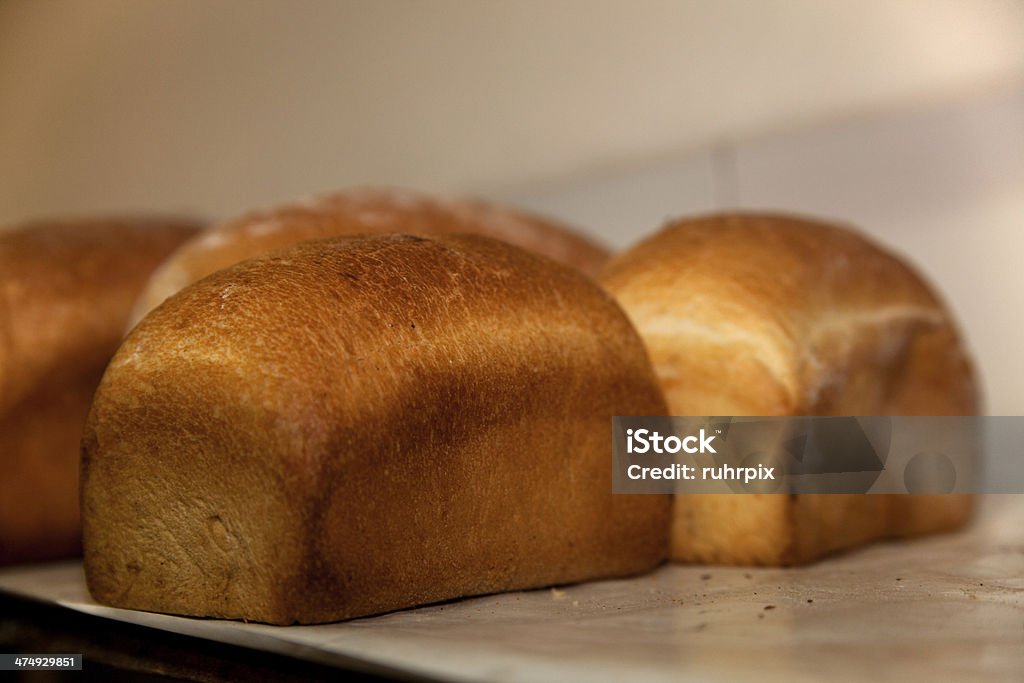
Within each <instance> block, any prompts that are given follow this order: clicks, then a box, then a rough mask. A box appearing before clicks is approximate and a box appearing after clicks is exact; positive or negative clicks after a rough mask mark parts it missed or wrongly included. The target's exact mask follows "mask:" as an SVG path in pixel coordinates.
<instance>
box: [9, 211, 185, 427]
mask: <svg viewBox="0 0 1024 683" xmlns="http://www.w3.org/2000/svg"><path fill="white" fill-rule="evenodd" d="M198 229H199V227H198V225H197V224H196V223H194V222H192V221H188V220H180V219H161V218H152V217H150V218H141V217H140V218H135V217H127V216H126V217H121V218H113V217H112V218H97V219H80V220H73V219H65V220H53V221H40V222H34V223H29V224H25V225H22V226H16V227H12V228H10V229H6V230H4V231H2V232H0V412H3V411H5V410H7V409H9V408H10V407H11V406H13V405H15V404H16V403H18V402H19V401H20V400H21V399H23V398H24V397H25V396H27V395H30V394H31V393H32V392H33V391H35V390H36V388H38V387H40V386H42V385H43V384H44V383H46V382H55V383H58V384H55V390H58V389H59V387H60V386H62V385H60V384H59V383H60V382H66V381H69V378H73V377H77V376H79V375H80V374H81V373H82V372H84V371H89V372H96V371H97V369H99V368H102V364H103V363H105V362H106V360H107V359H109V358H110V356H111V355H113V353H114V350H115V349H116V348H117V345H118V343H119V342H120V339H121V335H122V334H123V332H124V326H125V322H126V321H127V319H128V314H129V312H130V311H131V306H132V303H133V302H134V300H135V297H136V296H137V295H138V293H139V290H140V289H141V288H142V286H143V284H144V283H145V282H146V279H147V278H148V277H149V274H150V273H151V272H152V271H153V269H154V268H155V267H156V266H157V264H158V263H160V262H161V261H162V260H163V259H164V258H165V257H166V256H167V254H169V253H170V252H171V250H173V249H174V248H175V247H176V246H177V245H178V244H180V243H181V242H183V241H184V240H185V239H187V238H189V237H191V236H192V235H194V234H195V233H196V232H197V231H198Z"/></svg>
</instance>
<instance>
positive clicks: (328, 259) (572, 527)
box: [82, 235, 671, 624]
mask: <svg viewBox="0 0 1024 683" xmlns="http://www.w3.org/2000/svg"><path fill="white" fill-rule="evenodd" d="M664 409H665V406H664V401H663V399H662V397H661V393H660V391H659V389H658V387H657V380H656V379H655V377H654V374H653V372H652V371H651V368H650V365H649V363H648V360H647V357H646V355H645V353H644V349H643V344H642V342H641V341H640V339H639V337H638V336H637V335H636V332H635V331H634V330H633V328H632V327H631V326H630V324H629V322H628V320H627V318H626V316H625V314H623V313H622V311H621V310H620V309H619V308H618V307H617V306H616V305H615V303H614V301H613V300H612V299H611V297H610V296H608V295H607V294H606V293H605V292H604V291H603V290H601V289H600V288H599V287H598V286H597V285H595V284H593V283H592V282H591V281H590V280H588V279H587V278H586V277H584V276H583V275H582V274H580V273H579V272H577V271H575V270H572V269H570V268H567V267H564V266H561V265H559V264H557V263H555V262H553V261H550V260H548V259H544V258H540V257H538V256H535V255H532V254H529V253H527V252H526V251H523V250H521V249H518V248H516V247H513V246H510V245H508V244H505V243H503V242H499V241H497V240H492V239H489V238H484V237H479V236H468V235H465V236H445V237H432V238H426V237H414V236H408V235H395V236H377V237H362V238H333V239H327V240H321V241H312V242H303V243H301V244H298V245H294V246H293V247H291V248H289V249H287V250H284V251H280V252H276V253H275V254H274V255H271V256H268V257H264V258H260V259H254V260H250V261H246V262H244V263H241V264H238V265H236V266H234V267H231V268H229V269H226V270H223V271H221V272H219V273H216V274H214V275H212V276H210V277H208V278H206V279H204V280H202V281H200V282H198V283H196V284H194V285H192V286H190V287H187V288H186V289H184V290H182V291H181V292H180V293H178V294H177V295H175V296H174V297H172V298H171V299H169V300H168V301H167V302H166V303H165V304H164V305H163V306H161V307H159V308H158V309H156V310H155V311H153V313H151V314H150V315H149V316H147V317H146V318H145V319H144V320H143V321H142V322H141V323H140V324H139V325H138V326H137V327H136V328H135V329H134V330H133V331H132V332H131V334H130V335H129V336H128V338H127V339H126V341H125V343H124V344H123V345H122V346H121V348H120V350H119V351H118V353H117V355H116V356H115V358H114V359H113V360H112V361H111V363H110V366H109V368H108V370H107V372H106V375H105V376H104V378H103V382H102V384H101V386H100V389H99V391H98V392H97V395H96V399H95V403H94V407H93V410H92V413H91V415H90V418H89V424H88V427H87V429H86V433H85V437H84V441H83V470H82V472H83V483H82V486H83V515H84V542H85V568H86V574H87V578H88V584H89V588H90V590H91V592H92V594H93V596H94V597H95V598H96V599H97V600H98V601H100V602H103V603H105V604H108V605H113V606H116V607H125V608H134V609H142V610H152V611H160V612H171V613H177V614H187V615H203V616H211V617H225V618H234V619H248V620H254V621H263V622H270V623H275V624H289V623H293V622H300V623H312V622H324V621H331V620H337V619H344V618H349V617H356V616H361V615H369V614H375V613H380V612H386V611H389V610H395V609H400V608H405V607H410V606H413V605H419V604H424V603H430V602H434V601H438V600H445V599H449V598H455V597H458V596H465V595H474V594H481V593H489V592H495V591H503V590H512V589H522V588H530V587H538V586H545V585H550V584H557V583H565V582H575V581H581V580H584V579H592V578H596V577H607V576H620V575H627V574H632V573H636V572H641V571H645V570H648V569H651V568H652V567H654V566H655V565H657V564H658V563H660V562H661V561H662V560H663V559H664V557H665V555H666V552H667V535H668V523H669V515H670V504H671V500H670V498H669V497H667V496H650V495H638V496H624V495H615V496H613V495H612V493H611V451H610V448H611V438H610V437H611V419H610V418H611V417H612V416H613V415H616V414H650V413H655V414H657V413H661V412H663V411H664Z"/></svg>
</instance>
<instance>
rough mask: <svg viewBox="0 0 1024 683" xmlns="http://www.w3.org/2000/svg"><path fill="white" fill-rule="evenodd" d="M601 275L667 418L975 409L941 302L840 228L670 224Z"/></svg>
mask: <svg viewBox="0 0 1024 683" xmlns="http://www.w3.org/2000/svg"><path fill="white" fill-rule="evenodd" d="M601 281H602V283H603V284H604V285H605V286H606V287H607V288H608V289H609V291H611V292H612V294H613V295H614V296H615V297H616V298H617V299H618V300H619V302H620V303H621V304H622V306H623V308H625V310H626V311H627V313H628V314H629V316H630V318H631V319H632V320H633V322H634V324H635V325H636V326H637V328H638V329H639V330H640V332H641V336H643V337H644V340H645V343H646V344H647V346H648V350H649V352H650V353H651V356H652V361H653V362H654V364H655V368H656V370H657V372H658V374H659V377H660V378H661V379H662V384H663V387H664V388H665V391H666V395H667V398H668V401H669V408H670V410H673V412H675V413H676V414H718V413H707V412H692V413H691V412H690V411H699V410H701V409H706V410H709V411H715V410H729V411H733V412H731V414H742V411H745V410H749V411H753V414H777V413H803V414H816V413H820V412H822V411H825V412H828V411H833V410H834V411H841V412H842V411H845V412H858V411H868V412H880V411H883V410H892V411H898V412H903V413H904V414H922V413H929V412H932V413H934V414H949V413H953V414H973V412H974V411H975V410H976V409H977V403H976V402H977V397H976V393H975V388H974V383H973V379H972V375H971V371H970V366H969V363H968V361H967V358H966V356H965V354H964V352H963V349H962V347H961V345H960V342H959V338H958V335H957V332H956V328H955V325H954V323H953V321H952V319H951V316H950V314H949V312H948V311H947V309H946V307H945V306H944V305H943V303H942V302H941V301H940V299H939V298H938V296H937V295H936V294H935V292H934V291H933V290H932V289H931V288H930V287H929V286H928V285H927V284H926V283H925V281H924V280H923V279H922V277H921V276H920V275H919V274H917V273H916V272H915V271H914V270H913V269H912V268H911V267H910V266H909V265H908V264H907V263H906V262H904V261H903V260H901V259H899V258H897V257H896V256H894V255H893V254H891V253H889V252H887V251H885V250H884V249H882V248H881V247H879V246H878V245H877V244H875V243H873V242H872V241H870V240H869V239H867V238H866V237H864V236H863V235H861V234H859V233H858V232H856V231H854V230H852V229H849V228H844V227H838V226H835V225H829V224H826V223H822V222H818V221H814V220H809V219H803V218H796V217H790V216H783V215H773V214H757V213H729V214H718V215H709V216H703V217H698V218H693V219H686V220H679V221H676V222H673V223H670V224H669V225H668V226H667V227H665V228H664V229H663V230H662V231H660V232H658V233H657V234H655V235H653V236H651V237H649V238H647V239H645V240H644V241H642V242H641V243H639V244H638V245H636V246H635V247H633V248H631V249H629V250H628V251H626V252H624V253H622V254H620V255H619V256H617V257H616V258H614V259H613V260H612V261H611V262H610V263H609V264H608V266H607V268H606V269H605V271H604V272H603V274H602V276H601ZM908 368H910V370H908ZM911 374H913V375H914V376H913V377H912V378H911V377H910V375H911ZM681 375H685V376H681ZM683 410H685V411H687V412H685V413H681V412H680V411H683ZM722 414H725V413H722ZM892 414H898V413H892Z"/></svg>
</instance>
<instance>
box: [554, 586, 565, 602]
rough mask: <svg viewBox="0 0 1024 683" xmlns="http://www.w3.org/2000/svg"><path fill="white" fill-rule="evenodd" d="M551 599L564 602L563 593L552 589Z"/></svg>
mask: <svg viewBox="0 0 1024 683" xmlns="http://www.w3.org/2000/svg"><path fill="white" fill-rule="evenodd" d="M551 597H552V598H554V599H555V600H565V591H560V590H558V589H557V588H552V589H551Z"/></svg>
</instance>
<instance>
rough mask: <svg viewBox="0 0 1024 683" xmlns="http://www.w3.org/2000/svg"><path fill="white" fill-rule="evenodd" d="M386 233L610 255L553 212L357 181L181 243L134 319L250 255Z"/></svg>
mask: <svg viewBox="0 0 1024 683" xmlns="http://www.w3.org/2000/svg"><path fill="white" fill-rule="evenodd" d="M386 233H412V234H420V235H440V234H452V233H469V234H478V235H485V236H488V237H494V238H496V239H500V240H503V241H505V242H509V243H510V244H515V245H517V246H520V247H523V248H524V249H527V250H529V251H533V252H536V253H538V254H543V255H545V256H547V257H549V258H553V259H555V260H556V261H559V262H561V263H565V264H567V265H570V266H573V267H574V268H579V269H580V270H582V271H583V272H584V273H587V274H588V275H596V273H597V271H598V270H600V268H601V267H602V266H603V265H604V263H605V261H607V259H608V251H607V250H606V249H605V248H604V247H602V246H600V245H599V244H597V243H596V242H594V241H592V240H590V239H587V238H586V237H583V236H582V235H580V234H578V233H577V232H575V231H573V230H572V229H571V228H569V227H567V226H565V225H562V224H560V223H558V222H556V221H553V220H551V219H547V218H541V217H539V216H535V215H531V214H527V213H525V212H522V211H514V210H511V209H507V208H504V207H499V206H496V205H493V204H489V203H486V202H482V201H476V200H469V199H462V200H444V199H439V198H436V197H430V196H427V195H423V194H419V193H417V192H412V191H410V190H398V189H384V188H358V189H351V190H345V191H342V192H336V193H334V194H327V195H323V196H319V197H313V198H310V199H308V200H305V201H301V202H296V203H293V204H286V205H284V206H281V207H277V208H274V209H270V210H266V211H256V212H252V213H249V214H245V215H243V216H241V217H240V218H236V219H233V220H229V221H227V222H226V223H223V224H221V225H219V226H216V227H214V229H212V230H210V231H209V232H207V233H206V234H204V235H202V236H201V237H198V238H196V239H194V240H192V241H190V242H189V243H187V244H185V245H183V246H182V247H181V248H180V249H179V250H178V251H177V252H176V253H175V254H174V255H173V256H172V257H171V258H169V259H168V260H167V262H166V263H165V264H164V265H163V266H162V267H161V268H160V269H159V270H158V271H157V272H156V273H155V274H154V275H153V278H152V281H151V282H150V283H149V286H148V287H147V288H146V290H145V291H144V292H143V294H142V296H141V297H140V298H139V302H138V304H137V306H136V309H135V312H134V314H133V316H132V322H133V324H134V323H136V322H138V321H139V320H141V319H142V317H143V316H144V315H145V314H146V313H148V312H149V311H151V310H152V309H154V308H156V307H157V306H159V305H160V304H161V303H162V302H163V301H164V300H165V299H166V298H167V297H169V296H170V295H172V294H174V293H175V292H177V291H178V290H180V289H182V288H183V287H185V286H187V285H189V284H191V283H193V282H195V281H196V280H199V279H201V278H203V277H206V276H207V275H209V274H210V273H213V272H216V271H218V270H220V269H222V268H227V267H228V266H230V265H234V264H235V263H238V262H240V261H244V260H245V259H248V258H252V257H255V256H261V255H263V254H267V253H269V252H271V251H273V250H274V249H280V248H283V247H286V246H288V245H291V244H294V243H296V242H299V241H302V240H310V239H322V238H325V237H336V236H342V235H358V234H386Z"/></svg>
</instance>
